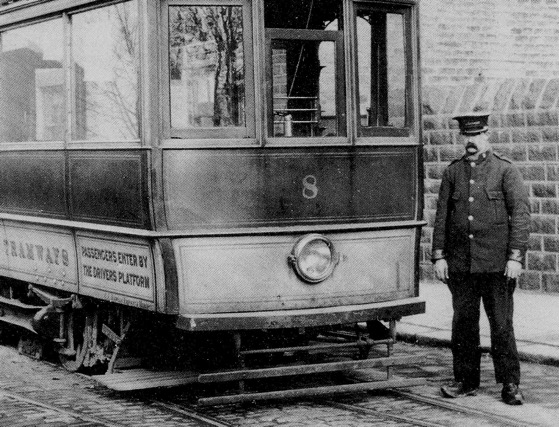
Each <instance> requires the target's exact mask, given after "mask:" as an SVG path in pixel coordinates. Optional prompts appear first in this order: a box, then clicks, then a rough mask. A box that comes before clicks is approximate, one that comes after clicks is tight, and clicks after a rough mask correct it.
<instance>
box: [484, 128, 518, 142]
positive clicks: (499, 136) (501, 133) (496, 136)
mask: <svg viewBox="0 0 559 427" xmlns="http://www.w3.org/2000/svg"><path fill="white" fill-rule="evenodd" d="M511 141H512V137H511V133H510V131H509V130H508V129H498V130H491V132H490V133H489V142H491V143H492V144H509V143H510V142H511Z"/></svg>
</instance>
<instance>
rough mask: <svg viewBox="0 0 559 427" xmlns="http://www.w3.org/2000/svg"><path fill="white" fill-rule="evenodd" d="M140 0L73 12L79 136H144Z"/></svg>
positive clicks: (77, 137)
mask: <svg viewBox="0 0 559 427" xmlns="http://www.w3.org/2000/svg"><path fill="white" fill-rule="evenodd" d="M137 15H138V13H137V3H136V2H135V1H129V2H125V3H119V4H115V5H111V6H106V7H102V8H98V9H94V10H89V11H86V12H82V13H77V14H75V15H73V16H72V58H73V60H74V68H73V70H74V71H73V75H74V129H73V138H74V139H76V140H88V141H91V140H111V139H113V140H115V139H118V140H123V139H126V140H130V139H137V138H139V129H138V126H139V117H138V113H139V112H138V99H139V98H138V96H139V92H138V75H139V34H138V16H137Z"/></svg>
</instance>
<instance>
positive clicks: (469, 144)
mask: <svg viewBox="0 0 559 427" xmlns="http://www.w3.org/2000/svg"><path fill="white" fill-rule="evenodd" d="M468 148H473V149H475V150H477V149H478V146H477V145H476V144H475V143H473V142H468V143H467V144H466V150H467V149H468Z"/></svg>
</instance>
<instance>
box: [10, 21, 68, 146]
mask: <svg viewBox="0 0 559 427" xmlns="http://www.w3.org/2000/svg"><path fill="white" fill-rule="evenodd" d="M1 37H2V39H1V42H2V43H1V49H0V141H3V142H6V141H14V142H20V141H55V140H58V141H61V140H63V139H64V132H65V123H66V119H65V117H66V116H65V113H64V111H65V108H64V94H65V90H64V71H63V69H62V65H63V59H64V44H63V30H62V20H60V19H56V20H53V21H48V22H43V23H40V24H35V25H30V26H28V27H25V28H18V29H15V30H9V31H6V32H4V33H2V34H1Z"/></svg>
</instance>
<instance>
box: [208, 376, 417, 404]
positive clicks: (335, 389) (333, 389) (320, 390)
mask: <svg viewBox="0 0 559 427" xmlns="http://www.w3.org/2000/svg"><path fill="white" fill-rule="evenodd" d="M422 384H425V379H424V378H413V379H393V380H386V381H371V382H365V383H358V384H342V385H335V386H327V387H311V388H299V389H292V390H280V391H270V392H263V393H242V394H234V395H231V396H216V397H207V398H202V399H199V400H198V404H200V405H202V406H210V405H228V404H230V403H237V402H247V401H256V400H269V399H289V398H294V397H303V396H324V395H329V394H341V393H351V392H357V391H365V390H379V389H385V388H399V387H412V386H416V385H422Z"/></svg>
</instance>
